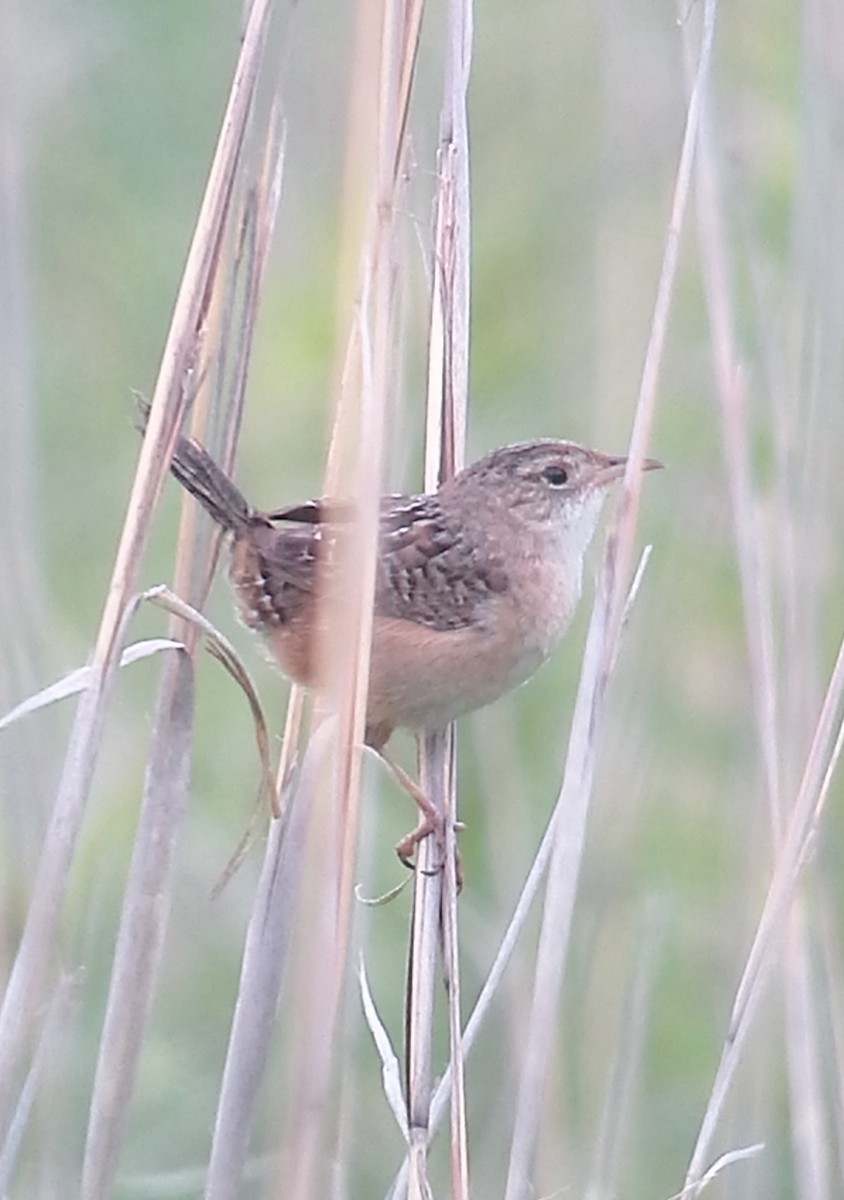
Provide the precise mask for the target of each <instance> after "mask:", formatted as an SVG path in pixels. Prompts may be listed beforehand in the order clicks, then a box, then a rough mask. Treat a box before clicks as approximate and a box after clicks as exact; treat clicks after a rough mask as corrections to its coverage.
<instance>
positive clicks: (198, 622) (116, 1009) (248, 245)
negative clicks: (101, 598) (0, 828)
mask: <svg viewBox="0 0 844 1200" xmlns="http://www.w3.org/2000/svg"><path fill="white" fill-rule="evenodd" d="M244 132H245V130H244ZM274 141H275V139H274V129H273V127H272V126H271V127H270V130H269V132H268V136H267V140H266V144H265V152H264V162H265V163H266V161H267V158H268V157H269V156H273V155H274V156H275V158H276V160H277V161H280V159H279V156H278V153H277V147H276V146H275V144H274ZM264 175H265V178H264V188H262V189H261V192H263V191H264V190H265V189H266V191H267V192H268V195H266V196H264V195H260V199H259V200H258V202H257V204H256V197H255V193H253V194H252V197H251V201H250V198H247V206H246V211H245V216H244V220H243V221H242V223H241V228H240V230H239V231H238V234H237V237H238V240H239V241H240V243H241V251H242V252H241V253H238V254H237V255H236V256H235V259H234V264H235V273H234V275H233V277H232V278H231V279H230V280H229V282H228V285H227V283H226V280H225V272H224V270H218V272H217V273H215V274H214V276H212V277H211V278H209V280H208V284H207V287H206V295H207V306H206V311H207V313H208V317H207V319H206V322H205V331H204V337H203V340H202V342H201V345H200V356H199V360H198V363H197V367H196V376H197V378H198V379H199V380H200V386H199V391H198V394H197V398H196V401H195V403H194V407H193V412H192V419H193V428H194V431H195V432H196V433H198V434H199V435H200V437H202V439H203V440H206V439H205V436H204V432H205V428H206V426H207V418H208V407H209V399H210V392H211V388H210V387H209V386H208V384H209V382H210V381H211V379H212V368H213V366H214V362H215V359H216V360H217V362H218V363H219V372H218V374H217V377H216V384H217V387H216V391H217V392H218V394H219V395H220V397H221V398H222V397H223V394H224V392H225V390H226V387H227V385H228V384H229V380H228V379H227V378H226V375H227V371H226V356H227V352H228V350H229V348H230V347H231V346H234V347H235V350H236V356H235V365H234V387H233V392H234V395H233V404H232V405H231V406H230V409H231V410H233V412H234V421H233V422H232V424H233V425H237V424H238V423H239V415H240V411H241V410H242V404H243V393H244V388H245V382H246V377H247V371H248V362H249V357H250V339H251V335H252V333H253V331H254V325H255V315H256V311H257V305H258V299H259V285H260V281H261V279H262V277H263V273H264V268H265V264H266V254H267V250H268V246H269V241H268V239H267V237H266V236H264V237H262V239H261V248H262V250H263V254H262V255H261V254H260V253H259V251H258V249H257V239H256V238H255V236H254V234H255V230H256V220H257V211H258V207H260V209H261V211H262V214H263V221H264V224H265V225H267V224H268V225H269V227H270V228H271V227H272V223H273V220H274V212H275V207H274V206H275V203H276V202H277V199H278V186H276V187H275V188H273V189H269V188H266V180H267V174H266V170H265V172H264ZM273 178H274V179H275V180H278V179H279V175H278V172H275V173H274V175H273ZM233 182H234V181H233ZM250 231H251V233H252V235H253V236H251V237H250ZM244 235H245V236H244ZM216 261H217V264H218V268H219V267H221V266H222V267H223V268H224V256H222V255H221V256H220V257H219V258H218V259H217V260H216ZM244 268H245V271H246V276H247V286H246V288H245V294H244V297H243V309H244V314H243V317H242V320H241V323H240V329H239V330H238V334H239V337H237V336H235V335H233V333H232V328H233V320H234V315H235V311H236V307H237V305H236V303H235V294H236V291H237V282H238V278H237V276H238V274H239V273H240V270H241V269H244ZM218 346H222V347H223V351H222V353H221V354H220V355H219V357H218V356H217V354H216V350H217V347H218ZM230 444H231V446H232V447H233V445H234V433H232V438H231V442H230ZM200 529H201V530H202V532H203V534H204V535H205V537H204V541H205V543H206V546H207V544H208V537H207V524H205V525H201V524H199V511H198V508H197V506H196V504H194V503H193V502H192V501H191V500H190V498H189V497H187V495H185V496H184V497H183V502H182V519H181V525H180V529H179V537H178V544H177V554H176V566H175V588H176V591H177V592H178V594H179V595H178V596H174V595H173V594H172V593H169V591H168V590H167V589H154V590H153V592H151V593H148V598H150V599H154V600H157V601H158V602H159V603H162V604H163V605H164V606H165V607H167V608H168V610H169V611H170V613H171V633H172V634H173V636H174V637H177V638H178V639H179V640H181V641H182V642H184V644H185V645H186V646H187V647H188V648H189V651H190V652H191V653H190V657H189V656H188V655H184V656H179V659H178V660H175V661H173V662H171V663H170V664H168V666H167V667H165V670H164V671H163V672H162V675H161V679H160V684H159V692H158V698H157V702H156V719H155V724H154V727H153V736H152V743H151V751H150V758H149V763H148V767H147V773H146V780H145V785H144V798H143V804H142V808H141V814H140V819H139V824H138V830H137V834H136V838H135V845H134V849H133V854H132V862H131V866H130V870H129V877H128V881H127V885H126V892H125V897H124V903H123V910H122V913H121V920H120V927H119V932H118V939H117V947H116V950H115V956H114V966H113V970H112V977H111V983H110V987H109V995H108V1002H107V1007H106V1015H105V1021H104V1025H103V1031H102V1035H101V1037H100V1044H99V1051H98V1056H97V1068H96V1073H95V1077H94V1086H93V1091H92V1096H91V1106H90V1118H89V1127H88V1135H87V1138H86V1145H85V1157H84V1163H83V1172H82V1193H81V1194H82V1196H83V1197H84V1198H85V1200H100V1198H104V1197H106V1196H108V1195H110V1194H111V1191H112V1188H113V1184H114V1179H115V1175H116V1171H117V1166H118V1162H119V1158H120V1151H121V1147H122V1142H123V1138H124V1136H125V1132H126V1128H127V1126H128V1122H129V1111H130V1104H131V1101H132V1094H133V1091H134V1086H135V1081H136V1078H137V1072H138V1065H139V1061H140V1056H141V1051H142V1048H143V1039H144V1034H145V1031H146V1025H147V1020H148V1017H149V1013H150V1009H151V1006H152V1001H153V996H154V990H155V983H156V979H157V975H158V968H159V963H160V959H161V953H162V950H163V944H164V937H165V933H166V928H167V922H168V917H169V912H170V904H171V897H172V889H173V882H174V859H175V849H176V844H177V839H178V836H179V834H180V832H181V829H182V827H183V825H184V821H185V817H186V815H187V806H188V798H189V791H190V767H191V755H192V745H193V719H194V671H193V660H192V652H193V649H194V645H195V641H196V638H197V635H198V633H199V632H202V633H204V634H206V635H208V634H209V632H210V634H211V637H210V638H209V640H208V643H207V644H208V648H209V650H210V651H211V652H212V653H213V654H214V655H215V656H216V657H217V658H218V659H219V661H220V662H221V663H222V664H223V665H224V666H225V667H226V669H227V670H229V672H230V673H231V674H232V675H233V676H234V677H235V679H236V680H237V681H238V683H239V684H240V686H241V687H242V688H243V689H244V692H245V694H246V695H247V697H248V699H249V703H250V705H251V708H252V714H253V718H254V720H255V728H256V735H257V738H258V745H259V751H260V754H261V760H262V768H263V770H262V775H263V781H264V787H265V788H266V787H268V788H269V794H270V795H271V796H274V790H273V785H272V779H271V776H270V768H269V747H268V739H267V732H266V723H265V721H264V716H263V713H262V711H261V707H260V703H259V701H258V698H257V696H256V694H255V692H254V689H253V688H252V685H251V682H250V680H249V677H248V675H247V674H246V672H245V670H244V668H243V666H242V664H241V663H240V660H239V659H238V657H237V655H236V654H235V653H234V651H233V649H232V647H231V646H230V645H229V644H228V642H226V640H225V639H223V638H222V637H221V636H220V635H219V634H217V633H216V631H214V630H213V629H212V628H211V627H210V626H209V624H208V622H207V621H205V619H204V618H203V617H201V615H200V614H199V613H198V612H196V610H195V609H194V608H192V607H191V605H198V606H201V605H202V604H204V602H205V599H206V595H207V590H208V587H209V584H210V578H211V564H210V563H207V562H206V561H203V559H202V558H201V557H200V556H198V555H197V554H196V545H197V534H198V531H199V530H200ZM215 540H216V543H217V545H219V541H220V539H219V537H216V539H215ZM208 557H210V558H211V559H212V561H213V558H214V557H215V556H214V555H213V554H212V555H211V556H208ZM179 597H185V598H186V601H190V604H188V603H187V602H186V601H182V600H180V599H179Z"/></svg>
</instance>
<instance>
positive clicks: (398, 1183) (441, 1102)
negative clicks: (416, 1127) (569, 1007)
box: [387, 547, 650, 1200]
mask: <svg viewBox="0 0 844 1200" xmlns="http://www.w3.org/2000/svg"><path fill="white" fill-rule="evenodd" d="M649 550H650V547H647V548H646V551H645V553H643V555H642V559H641V560H640V562H639V566H638V568H637V570H636V573H635V575H634V579H633V584H632V585H631V589H630V592H629V594H628V597H627V603H626V604H625V612H626V613H627V614H628V615H629V612H630V607H631V605H632V604H633V601H634V599H635V594H636V591H638V587H639V584H640V582H641V579H642V573H643V570H644V566H645V563H646V562H647V557H648V555H647V551H649ZM624 628H625V623H623V624H622V632H623V630H624ZM560 819H561V812H560V809H559V806H557V807H555V808H554V810H553V812H552V813H551V816H550V818H549V821H548V827H547V829H546V830H545V833H544V834H543V837H542V841H541V842H540V845H539V849H538V850H537V852H536V854H535V855H534V857H533V861H532V863H531V865H530V870H529V871H528V875H527V878H526V879H525V882H524V884H523V886H522V890H521V892H520V894H519V898H518V900H517V902H516V907H515V909H514V911H513V915H512V916H511V918H510V920H509V922H508V923H507V927H506V929H505V931H504V935H503V937H502V939H501V943H500V945H499V947H498V950H497V951H496V954H495V958H494V960H493V963H492V966H491V967H490V969H489V972H488V973H487V977H486V979H485V980H484V983H483V986H482V987H481V990H480V993H479V994H478V998H477V1000H476V1001H475V1005H474V1008H473V1009H472V1012H471V1013H470V1015H469V1019H468V1021H467V1022H466V1025H465V1028H464V1030H463V1035H462V1038H461V1049H462V1052H463V1056H464V1058H465V1057H466V1056H467V1055H468V1054H469V1053H470V1051H471V1049H472V1047H473V1046H474V1044H475V1042H476V1040H477V1038H478V1035H479V1033H480V1031H481V1028H482V1027H483V1025H484V1022H485V1020H486V1018H487V1016H488V1015H489V1014H490V1012H491V1010H492V1005H493V1002H494V1000H495V998H496V996H497V995H498V991H499V989H500V987H501V983H502V980H503V978H504V974H505V972H506V970H507V967H508V966H509V964H510V960H511V959H512V957H513V954H514V953H515V950H516V947H517V946H518V944H519V940H520V938H521V935H522V933H523V931H524V928H525V925H526V923H527V920H528V917H529V916H530V912H531V909H532V907H533V903H534V901H535V900H536V897H537V895H538V894H539V890H540V888H541V886H542V881H543V879H544V877H545V873H546V871H547V869H548V864H549V862H550V861H551V855H552V853H553V850H554V843H555V838H556V828H557V822H558V821H559V820H560ZM452 1066H453V1064H452V1063H451V1062H449V1064H448V1066H447V1068H446V1070H445V1074H444V1075H443V1077H442V1079H440V1081H439V1083H438V1084H437V1086H436V1088H435V1090H434V1094H433V1097H432V1101H431V1114H430V1120H429V1130H428V1134H429V1138H430V1137H432V1136H433V1134H434V1133H435V1132H436V1131H437V1129H438V1128H439V1126H440V1125H441V1123H442V1120H443V1118H444V1117H445V1114H446V1112H447V1111H448V1109H449V1105H450V1103H451V1098H452V1087H453V1085H452ZM407 1187H408V1163H407V1161H405V1162H404V1163H403V1165H402V1167H401V1168H400V1170H399V1171H398V1172H397V1174H396V1176H395V1178H394V1180H393V1182H392V1184H391V1186H390V1190H389V1191H388V1193H387V1200H401V1197H403V1196H404V1195H405V1194H406V1192H407Z"/></svg>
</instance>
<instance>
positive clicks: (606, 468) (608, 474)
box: [595, 454, 662, 485]
mask: <svg viewBox="0 0 844 1200" xmlns="http://www.w3.org/2000/svg"><path fill="white" fill-rule="evenodd" d="M626 467H627V458H626V456H615V457H614V456H613V455H610V454H608V455H607V457H606V461H605V463H604V464H603V465H602V466H601V467H600V468H599V470H598V475H597V478H596V480H595V482H596V483H598V484H600V485H604V484H608V483H612V481H613V480H614V479H620V478H621V476H622V475H623V474H624V471H625V468H626ZM642 470H643V471H661V470H662V463H661V462H660V461H659V459H656V458H645V459H643V460H642Z"/></svg>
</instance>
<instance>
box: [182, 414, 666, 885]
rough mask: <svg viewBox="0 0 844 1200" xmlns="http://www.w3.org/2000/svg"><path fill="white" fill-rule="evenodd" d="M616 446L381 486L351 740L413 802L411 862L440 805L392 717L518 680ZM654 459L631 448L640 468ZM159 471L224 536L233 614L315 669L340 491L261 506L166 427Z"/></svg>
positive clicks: (283, 660) (420, 720)
mask: <svg viewBox="0 0 844 1200" xmlns="http://www.w3.org/2000/svg"><path fill="white" fill-rule="evenodd" d="M626 462H627V459H626V458H625V457H622V456H613V455H608V454H603V453H601V452H599V451H597V450H591V449H588V448H587V447H585V446H581V445H579V444H577V443H576V442H571V441H561V440H557V439H553V438H542V439H537V440H533V441H526V442H520V443H517V444H513V445H506V446H502V447H500V448H498V449H496V450H493V451H491V452H490V453H488V454H486V455H484V456H483V457H482V458H479V459H478V460H477V461H476V462H473V463H472V464H471V465H470V466H467V467H466V468H465V469H463V470H462V471H460V472H458V473H457V474H456V475H454V476H453V477H452V478H451V479H448V480H447V481H445V482H444V483H442V484H441V485H440V487H439V488H438V489H437V490H436V491H434V492H424V493H419V494H416V495H411V494H400V495H399V494H397V495H387V496H384V497H382V499H381V501H380V512H379V530H378V547H377V559H376V577H375V592H374V610H373V625H372V644H371V659H370V669H369V691H368V698H367V707H366V720H365V731H364V742H365V744H366V745H367V746H369V747H370V748H371V749H373V750H374V751H376V752H377V753H378V754H379V755H381V756H382V757H384V758H385V759H386V761H387V764H388V765H389V766H390V767H391V769H392V770H393V772H394V773H395V774H396V775H397V777H398V778H399V780H400V782H401V783H402V784H403V785H404V786H405V787H406V788H407V790H409V791H410V792H411V794H412V795H413V797H414V799H415V800H416V801H417V803H418V804H419V807H420V809H421V812H422V817H421V821H420V824H419V826H418V827H417V829H416V830H414V831H413V833H412V834H409V835H408V836H407V837H406V838H404V839H402V841H401V842H400V843H399V846H398V847H397V851H398V853H399V857H400V858H401V859H402V861H404V862H406V863H407V864H408V865H410V864H411V861H412V855H413V851H414V849H415V847H416V845H417V844H418V842H419V841H420V840H421V838H422V837H424V836H426V835H427V834H428V833H430V832H432V831H433V830H434V829H435V828H436V827H437V820H438V817H439V814H438V812H437V810H436V809H434V807H433V805H432V804H431V802H430V801H429V800H428V799H427V797H425V796H424V793H422V791H421V789H420V788H419V787H418V786H417V785H415V784H414V783H413V781H412V780H411V779H410V778H409V777H408V776H407V775H406V774H405V773H404V772H403V771H401V770H400V769H397V768H396V766H395V764H393V763H392V761H391V760H390V759H389V757H387V754H386V750H385V748H386V745H387V742H388V741H389V739H390V736H391V734H392V733H393V731H394V730H395V729H397V728H407V729H410V730H412V731H413V732H414V733H415V734H417V735H421V734H423V733H425V732H427V731H430V730H435V729H440V728H443V727H445V726H446V725H448V724H449V723H450V722H451V721H453V720H455V719H456V718H457V717H459V716H461V715H463V714H464V713H467V712H471V711H473V710H475V709H479V708H482V707H484V706H486V705H488V704H491V703H492V702H493V701H495V700H497V699H498V698H499V697H501V696H502V695H504V694H505V693H506V692H508V691H510V690H511V689H513V688H515V687H517V686H519V685H520V684H522V683H524V682H525V681H526V680H527V679H529V678H530V676H531V675H533V673H534V672H535V671H536V670H537V668H538V667H540V666H541V665H542V663H543V662H545V660H546V659H547V658H548V657H549V656H550V654H551V653H552V652H553V650H554V649H555V647H556V646H557V644H558V643H559V641H560V639H561V638H562V637H563V635H564V633H565V632H566V629H567V628H568V626H569V623H570V621H571V619H572V616H573V614H574V611H575V609H576V606H577V603H578V600H579V598H580V595H581V591H582V584H583V563H584V555H585V553H586V550H587V549H588V547H589V544H590V542H591V540H592V537H593V535H594V532H595V529H596V526H597V523H598V519H599V516H600V512H601V508H602V506H603V503H604V500H605V499H606V496H607V493H608V491H609V489H610V488H611V486H612V484H613V483H614V482H615V481H616V480H617V479H619V478H620V476H621V475H622V474H623V473H624V470H625V466H626ZM661 465H662V464H661V463H659V462H657V461H656V460H654V459H645V460H644V462H643V464H642V468H643V470H645V471H650V470H653V469H655V468H657V467H660V466H661ZM171 471H172V473H173V475H174V476H175V477H176V479H177V480H178V481H179V483H180V484H182V486H183V487H184V488H186V489H187V491H188V492H190V493H191V495H193V496H194V497H195V498H196V499H197V500H198V501H199V503H200V504H201V505H202V507H203V508H204V509H205V510H206V511H207V512H208V513H209V514H210V516H211V517H212V518H213V520H214V521H215V522H216V523H217V524H218V525H219V526H221V528H222V529H223V530H224V531H225V532H226V534H227V535H228V537H229V540H230V545H231V556H230V566H229V575H230V579H231V582H232V585H233V589H234V594H235V599H236V603H237V607H238V609H239V613H240V616H241V618H242V620H243V621H244V623H245V624H246V625H247V626H248V627H249V628H250V629H252V630H254V631H256V632H257V633H259V634H260V635H261V636H262V637H263V639H264V641H265V642H266V645H267V646H268V648H269V650H270V652H271V655H272V657H273V658H274V659H275V661H276V662H277V663H278V665H279V666H280V668H281V670H282V671H283V673H284V674H285V675H287V676H288V677H290V678H291V679H293V680H295V681H296V682H297V683H299V684H302V685H304V686H305V687H306V688H309V689H314V688H315V687H316V686H317V685H318V682H319V680H318V678H317V674H318V665H319V652H318V644H317V643H318V637H317V633H316V629H317V620H318V617H317V610H318V585H321V583H322V577H321V574H320V566H321V563H324V562H325V561H327V560H324V559H323V555H324V554H325V551H326V547H327V544H328V540H329V539H330V538H331V537H332V536H336V532H337V530H338V529H339V528H340V527H341V526H342V524H343V523H344V522H346V523H347V522H348V521H349V520H350V518H351V514H350V509H349V506H348V505H347V504H344V503H342V502H340V501H337V500H331V499H316V500H309V501H306V502H305V503H302V504H296V505H293V506H290V507H287V508H281V509H276V510H269V511H263V510H261V509H258V508H255V507H253V506H252V505H251V504H250V503H248V502H247V500H246V499H245V497H244V495H243V493H242V492H241V491H240V489H239V488H238V487H237V485H236V484H235V483H234V481H233V480H232V479H231V478H230V477H229V476H228V475H227V474H226V473H225V472H224V471H223V470H222V469H221V468H220V467H219V466H218V465H217V463H216V462H215V461H214V459H213V458H212V457H211V456H210V455H209V453H208V452H207V451H206V450H205V448H204V447H203V446H201V445H200V444H199V443H198V442H197V441H195V440H192V439H188V438H185V437H179V438H178V440H177V442H176V445H175V448H174V452H173V457H172V461H171Z"/></svg>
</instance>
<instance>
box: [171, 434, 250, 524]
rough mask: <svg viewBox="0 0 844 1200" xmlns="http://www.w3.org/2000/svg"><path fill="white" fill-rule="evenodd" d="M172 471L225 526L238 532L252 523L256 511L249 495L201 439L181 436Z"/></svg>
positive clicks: (218, 522) (219, 522)
mask: <svg viewBox="0 0 844 1200" xmlns="http://www.w3.org/2000/svg"><path fill="white" fill-rule="evenodd" d="M170 470H171V471H172V472H173V474H174V475H175V476H176V478H177V479H178V481H179V483H180V484H181V485H182V487H183V488H187V490H188V491H189V492H190V494H191V495H192V496H195V497H196V499H197V500H198V501H199V503H200V504H201V505H202V507H203V508H204V509H205V510H206V512H208V513H210V514H211V516H212V517H213V518H214V520H215V521H216V522H217V524H218V525H222V527H223V529H230V530H233V531H234V532H237V531H238V530H242V529H243V527H244V526H245V525H248V524H249V520H250V517H252V516H253V511H252V509H251V508H250V507H249V505H248V504H247V503H246V499H245V497H244V496H243V494H242V493H241V492H240V491H239V490H238V488H236V487H235V485H234V483H232V481H231V479H229V477H228V475H226V473H225V471H223V470H222V468H221V467H218V466H217V464H216V463H215V462H214V459H213V458H212V457H211V455H210V454H209V453H208V451H207V450H204V449H203V447H202V446H200V445H199V443H198V442H194V441H189V440H188V439H187V438H183V437H180V438H179V440H178V441H177V442H176V448H175V450H174V451H173V460H172V462H171V463H170Z"/></svg>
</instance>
